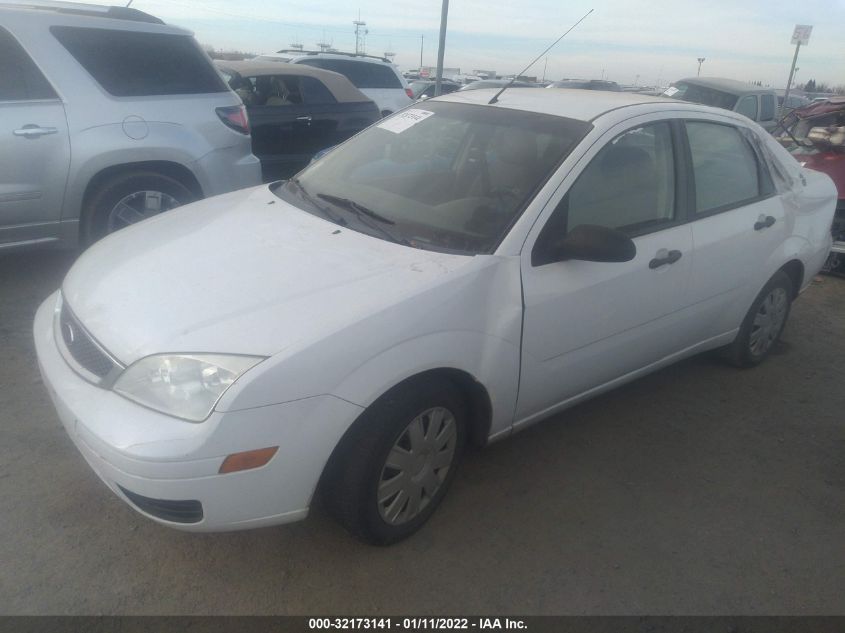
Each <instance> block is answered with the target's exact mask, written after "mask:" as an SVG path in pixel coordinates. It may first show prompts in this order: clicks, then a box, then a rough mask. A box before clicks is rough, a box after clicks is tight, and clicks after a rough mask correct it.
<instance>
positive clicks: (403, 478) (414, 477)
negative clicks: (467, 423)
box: [378, 407, 458, 525]
mask: <svg viewBox="0 0 845 633" xmlns="http://www.w3.org/2000/svg"><path fill="white" fill-rule="evenodd" d="M457 442H458V426H457V423H456V422H455V416H454V415H452V412H451V411H449V410H448V409H445V408H443V407H434V408H432V409H428V410H427V411H424V412H422V413H421V414H419V415H418V416H417V417H415V418H414V419H413V420H411V423H410V424H409V425H408V426H406V427H405V430H404V431H402V433H401V434H400V435H399V439H397V440H396V443H395V444H394V445H393V447H392V448H391V449H390V452H389V453H388V455H387V460H386V461H385V464H384V466H383V467H382V470H381V477H379V483H378V509H379V514H380V515H381V518H382V519H384V520H385V521H386V522H387V523H389V524H391V525H401V524H402V523H407V522H408V521H410V520H412V519H413V518H414V517H416V516H417V515H419V513H420V512H422V511H423V510H424V509H425V507H426V506H427V505H428V504H429V503H431V500H432V499H433V498H434V495H435V494H437V491H438V490H439V489H440V487H441V486H442V485H443V482H444V481H445V480H446V476H447V475H448V473H449V469H450V468H451V467H452V461H453V460H454V458H455V447H456V445H457Z"/></svg>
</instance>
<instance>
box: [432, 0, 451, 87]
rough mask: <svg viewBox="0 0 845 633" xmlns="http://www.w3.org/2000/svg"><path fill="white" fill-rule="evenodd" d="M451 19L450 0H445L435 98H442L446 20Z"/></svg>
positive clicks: (438, 51)
mask: <svg viewBox="0 0 845 633" xmlns="http://www.w3.org/2000/svg"><path fill="white" fill-rule="evenodd" d="M448 17H449V0H443V4H442V6H441V9H440V42H439V43H438V47H437V76H436V77H435V80H434V96H435V97H439V96H440V84H441V82H442V81H443V55H444V54H445V52H446V20H447V18H448Z"/></svg>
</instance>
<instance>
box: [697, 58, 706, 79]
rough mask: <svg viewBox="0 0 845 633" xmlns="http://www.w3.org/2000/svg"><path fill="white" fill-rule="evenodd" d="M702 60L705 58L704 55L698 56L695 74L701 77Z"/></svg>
mask: <svg viewBox="0 0 845 633" xmlns="http://www.w3.org/2000/svg"><path fill="white" fill-rule="evenodd" d="M704 60H705V58H704V57H699V58H698V74H697V75H696V77H701V64H703V63H704Z"/></svg>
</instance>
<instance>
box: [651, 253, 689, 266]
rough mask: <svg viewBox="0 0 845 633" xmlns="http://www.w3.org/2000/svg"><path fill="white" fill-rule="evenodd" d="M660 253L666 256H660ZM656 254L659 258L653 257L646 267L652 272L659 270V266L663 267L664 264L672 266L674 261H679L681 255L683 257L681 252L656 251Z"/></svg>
mask: <svg viewBox="0 0 845 633" xmlns="http://www.w3.org/2000/svg"><path fill="white" fill-rule="evenodd" d="M662 253H666V254H665V255H662ZM657 254H658V256H659V257H655V258H654V259H652V260H651V261H650V262H649V263H648V267H649V268H651V269H652V270H654V269H655V268H660V267H661V266H665V265H666V264H674V263H675V262H676V261H678V260H679V259H681V255H683V253H681V251H668V252H666V251H662V252H661V251H658V253H657ZM661 255H662V256H661Z"/></svg>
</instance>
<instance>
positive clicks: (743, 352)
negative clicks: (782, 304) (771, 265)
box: [732, 271, 795, 367]
mask: <svg viewBox="0 0 845 633" xmlns="http://www.w3.org/2000/svg"><path fill="white" fill-rule="evenodd" d="M775 288H783V289H784V290H785V291H786V296H787V305H786V314H785V315H784V317H783V323H781V326H780V331H778V333H777V336H776V337H775V340H774V341H773V342H772V344H771V345H770V346H769V348H768V349H767V350H766V351H765V352H763V353H762V354H759V355H755V354H752V353H751V347H750V342H751V330H752V328H753V326H754V317H755V316H756V314H757V312H758V311H759V310H760V305H761V304H762V303H763V301H764V300H765V299H766V297H767V296H769V294H770V293H771V292H772V291H773V290H774V289H775ZM794 296H795V295H794V289H793V287H792V280H791V279H790V278H789V276H788V275H787V274H786V273H785V272H783V271H778V272H777V273H775V274H774V275H773V276H772V278H771V279H769V281H768V283H766V285H765V286H763V289H762V290H761V291H760V293H759V294H758V295H757V297H756V298H755V299H754V303H752V304H751V307H750V308H749V310H748V313H747V314H746V315H745V319H743V321H742V326H741V327H740V329H739V334H738V335H737V337H736V340H735V341H734V345H733V350H732V351H733V356H734V359H735V362H736V364H737V365H739V366H741V367H753V366H754V365H759V364H760V363H761V362H763V361H764V360H765V359H766V357H767V356H768V355H769V354H770V353H771V352H772V349H774V347H775V345H777V341H778V339H780V335H781V334H782V333H783V329H784V327H786V322H787V321H788V320H789V313H790V311H791V308H792V299H793V297H794Z"/></svg>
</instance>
